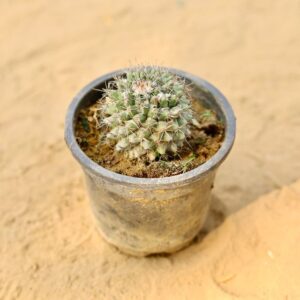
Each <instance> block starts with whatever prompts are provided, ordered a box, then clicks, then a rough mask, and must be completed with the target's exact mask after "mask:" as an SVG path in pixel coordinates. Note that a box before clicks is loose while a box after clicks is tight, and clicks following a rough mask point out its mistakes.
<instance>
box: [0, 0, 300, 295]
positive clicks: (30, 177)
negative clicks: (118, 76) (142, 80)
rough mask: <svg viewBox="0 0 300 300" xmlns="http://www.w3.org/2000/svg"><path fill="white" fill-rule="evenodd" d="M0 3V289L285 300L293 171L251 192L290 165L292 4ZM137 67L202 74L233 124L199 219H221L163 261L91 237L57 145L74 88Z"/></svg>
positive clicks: (293, 219)
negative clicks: (207, 210)
mask: <svg viewBox="0 0 300 300" xmlns="http://www.w3.org/2000/svg"><path fill="white" fill-rule="evenodd" d="M0 11H1V18H0V41H1V50H0V51H1V55H0V70H1V71H0V78H1V100H0V101H1V110H0V136H1V143H0V199H1V201H0V213H1V218H0V229H1V230H0V299H1V300H2V299H5V300H7V299H72V300H73V299H89V300H90V299H91V300H92V299H176V298H177V299H200V297H201V299H238V298H241V299H272V300H273V299H275V300H276V299H300V257H299V253H300V244H299V243H300V232H299V228H300V217H299V215H300V199H299V189H300V182H299V181H298V182H297V183H296V184H294V185H292V186H291V187H287V188H284V189H282V190H280V191H276V192H273V193H272V194H270V195H268V196H265V197H262V198H260V199H258V200H256V199H257V197H259V196H260V195H262V194H264V193H266V192H269V191H271V190H273V189H274V188H281V187H282V186H284V185H288V184H291V183H292V182H294V181H296V180H297V178H298V177H299V174H300V157H299V149H300V118H299V113H300V101H299V85H300V55H299V53H300V38H299V37H300V1H299V0H290V1H283V0H282V1H278V0H272V1H271V0H264V1H260V0H255V1H247V0H245V1H240V0H220V1H216V0H212V1H198V0H189V1H187V0H186V1H185V0H177V1H175V0H172V1H171V0H166V1H137V0H132V1H129V0H124V1H114V2H112V1H96V0H95V1H91V0H85V1H83V0H82V1H79V0H78V1H71V0H66V1H56V2H51V1H43V0H28V1H21V0H14V1H8V0H2V1H1V2H0ZM136 62H137V63H146V64H147V63H156V64H162V65H165V66H172V67H176V68H180V69H184V70H186V71H189V72H191V73H194V74H196V75H198V76H200V77H203V78H206V79H207V80H209V81H210V82H212V83H213V84H215V85H216V86H217V87H219V88H220V90H222V91H223V93H224V94H225V95H226V96H227V97H228V99H229V100H230V102H231V103H232V105H233V108H234V110H235V112H236V115H237V121H238V132H237V140H236V144H235V146H234V149H233V151H232V152H231V154H230V156H229V158H228V159H227V161H226V162H225V163H224V165H223V166H222V168H221V169H220V171H219V174H218V178H217V182H216V185H215V196H216V197H217V199H219V200H218V201H219V202H218V203H217V204H218V207H217V208H215V207H214V206H213V210H212V213H211V215H210V219H209V221H210V225H209V226H210V229H212V228H214V227H215V225H218V222H217V221H220V219H222V216H224V215H226V214H230V216H228V217H227V219H226V220H225V222H223V223H222V224H221V225H220V226H219V227H218V228H214V229H213V230H211V232H210V233H209V234H208V235H206V236H205V237H203V234H202V235H199V239H198V241H197V242H196V243H195V244H194V245H193V246H191V247H189V248H188V249H186V250H184V251H182V252H179V253H178V254H175V255H172V256H168V257H150V258H143V259H136V258H132V257H128V256H126V255H123V254H121V253H119V252H118V251H117V250H116V249H114V248H113V247H111V246H109V245H107V244H106V243H105V242H104V241H103V240H102V239H101V237H99V236H98V234H97V233H96V231H95V228H94V226H93V222H92V218H91V215H90V210H89V207H88V199H87V196H86V194H85V188H84V183H83V178H82V172H81V170H80V168H79V166H78V165H77V163H76V162H75V161H74V159H73V158H72V157H71V155H70V153H69V152H68V150H67V149H66V147H65V144H64V141H63V127H64V115H65V111H66V108H67V106H68V104H69V102H70V101H71V99H72V97H73V95H74V94H75V93H76V92H77V91H78V90H79V89H80V88H81V87H82V86H83V85H85V84H86V83H88V82H89V81H90V80H91V79H93V78H95V77H97V76H99V75H101V74H103V73H105V72H108V71H111V70H114V69H117V68H120V67H124V66H128V65H129V64H134V63H136ZM251 202H252V204H250V203H251ZM248 204H250V205H249V206H247V205H248ZM215 223H216V224H215Z"/></svg>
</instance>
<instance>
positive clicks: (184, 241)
mask: <svg viewBox="0 0 300 300" xmlns="http://www.w3.org/2000/svg"><path fill="white" fill-rule="evenodd" d="M168 70H169V71H170V72H172V73H175V74H177V75H179V76H181V77H183V78H185V80H186V81H187V82H188V83H190V84H191V87H192V93H193V95H194V97H195V99H198V100H199V101H201V102H202V103H204V105H206V106H208V107H210V108H212V109H214V110H215V111H216V112H217V115H218V117H219V118H220V119H221V120H222V121H223V122H224V125H225V137H224V141H223V143H222V146H221V148H220V149H219V150H218V151H217V153H216V154H215V155H214V156H213V157H211V158H210V159H209V160H208V161H207V162H206V163H204V164H202V165H200V166H198V167H197V168H195V169H193V170H191V171H188V172H186V173H184V174H180V175H176V176H172V177H164V178H136V177H130V176H125V175H121V174H117V173H114V172H111V171H109V170H107V169H105V168H103V167H101V166H99V165H98V164H97V163H95V162H94V161H92V160H91V159H90V158H89V157H88V156H86V155H85V153H84V152H83V151H82V150H81V149H80V147H79V145H78V144H77V142H76V138H75V135H74V126H75V121H76V116H77V114H78V112H79V110H80V109H81V108H82V107H85V106H88V105H90V104H91V103H94V102H95V101H96V100H98V99H99V89H102V88H104V87H105V85H106V83H107V82H109V81H110V80H112V79H113V78H114V77H115V76H116V75H120V74H124V71H125V70H124V69H123V70H119V71H116V72H112V73H109V74H106V75H104V76H101V77H99V78H97V79H96V80H94V81H92V82H91V83H90V84H88V85H87V86H86V87H84V88H83V89H82V90H81V91H80V92H79V93H78V94H77V95H76V96H75V98H74V100H73V102H72V103H71V105H70V107H69V109H68V113H67V116H66V123H65V139H66V142H67V145H68V146H69V148H70V150H71V152H72V154H73V156H74V157H75V158H76V159H77V160H78V162H79V163H80V165H81V167H82V168H83V171H84V174H85V178H86V183H87V190H88V193H89V196H90V200H91V201H90V202H91V206H92V210H93V212H94V215H95V219H96V222H97V227H98V229H99V231H100V232H101V234H102V236H103V237H104V239H106V240H107V241H108V242H109V243H111V244H113V245H115V246H116V247H117V248H119V249H120V250H121V251H123V252H126V253H128V254H132V255H136V256H145V255H149V254H154V253H172V252H175V251H177V250H179V249H181V248H183V247H185V246H186V245H188V244H189V243H190V242H191V241H192V240H193V239H194V237H195V236H196V235H197V233H198V232H199V230H200V229H201V227H202V226H203V223H204V221H205V218H206V215H207V212H208V209H209V204H210V198H211V189H212V187H213V181H214V177H215V173H216V170H217V168H218V166H219V165H220V164H221V162H222V161H223V160H224V159H225V157H226V156H227V155H228V153H229V151H230V149H231V147H232V145H233V142H234V138H235V117H234V113H233V111H232V109H231V106H230V104H229V103H228V101H227V100H226V98H225V97H224V96H223V95H222V94H221V93H220V92H219V91H218V90H217V89H216V88H215V87H213V86H212V85H211V84H209V83H208V82H206V81H205V80H202V79H200V78H198V77H196V76H193V75H191V74H188V73H186V72H183V71H179V70H176V69H168Z"/></svg>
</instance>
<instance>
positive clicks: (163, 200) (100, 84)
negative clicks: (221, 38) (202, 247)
mask: <svg viewBox="0 0 300 300" xmlns="http://www.w3.org/2000/svg"><path fill="white" fill-rule="evenodd" d="M234 137H235V119H234V115H233V112H232V110H231V107H230V105H229V104H228V102H227V101H226V99H225V98H224V96H223V95H222V94H221V93H220V92H219V91H218V90H216V89H215V88H214V87H213V86H212V85H210V84H209V83H207V82H206V81H203V80H201V79H199V78H197V77H195V76H192V75H190V74H187V73H184V72H182V71H178V70H174V69H167V68H161V67H136V68H129V69H124V70H119V71H116V72H113V73H110V74H107V75H104V76H102V77H100V78H98V79H96V80H95V81H93V82H92V83H90V84H89V85H88V86H86V87H85V88H84V89H83V90H82V91H81V92H79V94H78V95H77V96H76V97H75V99H74V100H73V102H72V103H71V105H70V108H69V111H68V114H67V118H66V131H65V139H66V142H67V144H68V146H69V148H70V150H71V152H72V153H73V155H74V156H75V158H76V159H77V160H78V161H79V162H80V164H81V166H82V167H83V170H84V173H85V175H86V176H85V177H86V182H87V187H88V191H89V194H90V199H91V206H92V209H93V211H94V215H95V219H96V221H97V224H98V229H99V230H100V232H101V234H102V236H103V237H104V238H105V239H106V240H107V241H108V242H110V243H111V244H113V245H115V246H116V247H118V248H119V249H120V250H122V251H124V252H126V253H129V254H133V255H139V256H144V255H148V254H153V253H161V252H164V253H171V252H174V251H176V250H179V249H180V248H182V247H184V246H185V245H187V244H189V243H190V242H191V241H192V240H193V238H194V237H195V236H196V234H197V233H198V231H199V230H200V228H201V226H202V225H203V222H204V220H205V217H206V214H207V211H208V207H209V202H210V195H211V188H212V186H213V180H214V176H215V171H216V168H217V166H218V165H219V164H220V163H221V162H222V161H223V160H224V158H225V157H226V155H227V154H228V152H229V151H230V149H231V147H232V144H233V141H234Z"/></svg>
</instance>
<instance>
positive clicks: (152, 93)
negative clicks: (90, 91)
mask: <svg viewBox="0 0 300 300" xmlns="http://www.w3.org/2000/svg"><path fill="white" fill-rule="evenodd" d="M99 110H100V123H101V124H103V125H106V126H107V127H108V132H107V134H106V136H105V138H106V140H107V141H109V142H112V143H114V147H115V150H116V151H122V152H124V153H126V154H127V156H128V157H129V158H131V159H134V158H140V157H145V158H146V159H147V160H149V161H152V160H154V159H156V158H157V157H162V156H165V155H175V154H176V153H177V152H178V151H180V148H181V147H182V146H183V145H184V142H185V141H186V140H187V139H188V138H189V137H190V136H191V130H190V128H191V127H190V126H197V127H199V126H200V124H199V123H198V121H197V120H196V119H195V118H194V116H193V111H192V107H191V98H190V95H189V93H188V89H187V86H186V84H185V82H184V80H183V79H182V78H180V77H178V76H176V75H174V74H173V73H170V72H168V71H167V70H165V69H162V68H158V67H139V68H136V69H132V70H129V71H127V72H126V74H125V76H119V77H117V78H115V79H114V81H112V82H110V83H109V84H108V88H107V89H104V95H103V97H102V99H101V101H100V104H99Z"/></svg>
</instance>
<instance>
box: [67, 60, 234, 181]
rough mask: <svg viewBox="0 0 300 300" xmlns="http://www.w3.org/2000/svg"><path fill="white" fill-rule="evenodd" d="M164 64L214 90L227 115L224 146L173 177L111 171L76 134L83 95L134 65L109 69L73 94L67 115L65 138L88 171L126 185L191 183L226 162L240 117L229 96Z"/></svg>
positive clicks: (177, 73) (194, 77)
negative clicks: (83, 146)
mask: <svg viewBox="0 0 300 300" xmlns="http://www.w3.org/2000/svg"><path fill="white" fill-rule="evenodd" d="M150 67H151V66H150ZM161 68H163V69H166V70H168V71H169V72H172V73H174V74H176V75H178V76H180V77H184V78H186V79H188V80H190V81H192V82H193V83H194V84H195V85H196V86H198V87H200V88H201V89H204V90H207V91H209V92H210V93H211V94H212V96H213V97H214V98H215V100H216V104H217V105H218V106H219V108H220V110H221V111H222V113H223V115H224V118H225V122H224V123H225V137H224V140H223V142H222V145H221V148H220V149H219V150H218V151H217V152H216V153H215V154H214V155H213V156H212V157H211V158H210V159H209V160H207V161H206V162H205V163H203V164H202V165H200V166H198V167H196V168H194V169H192V170H190V171H187V172H185V173H183V174H179V175H174V176H169V177H162V178H140V177H131V176H127V175H122V174H119V173H115V172H113V171H110V170H108V169H106V168H104V167H102V166H100V165H99V164H97V163H96V162H94V161H93V160H92V159H90V158H89V157H88V156H87V155H86V154H85V153H84V152H83V151H82V150H81V148H80V146H79V145H78V143H77V141H76V138H75V130H74V127H75V126H74V125H75V119H74V117H75V113H76V111H77V108H78V105H79V104H80V103H81V101H82V99H83V98H84V97H85V96H86V94H87V93H89V92H90V91H91V90H92V89H93V88H95V87H96V86H98V85H99V84H101V83H102V82H105V81H108V80H110V79H112V78H113V77H115V76H117V75H121V74H124V72H125V71H128V70H131V69H134V67H133V68H132V67H131V68H123V69H118V70H116V71H113V72H110V73H107V74H105V75H103V76H100V77H98V78H96V79H95V80H93V81H91V82H90V83H89V84H87V85H86V86H85V87H84V88H82V89H81V90H80V91H79V92H78V94H77V95H76V96H75V97H74V98H73V100H72V102H71V104H70V105H69V108H68V111H67V115H66V119H65V141H66V143H67V145H68V147H69V149H70V151H71V152H72V154H73V156H74V157H75V159H76V160H77V161H78V162H79V163H80V164H81V166H82V167H84V169H85V171H88V172H91V173H93V174H95V175H97V176H100V177H104V178H105V179H107V180H109V181H112V182H118V183H121V184H126V185H134V186H147V187H151V186H156V187H157V186H167V185H172V184H177V185H181V184H187V183H189V182H191V181H195V180H196V179H198V178H199V177H201V176H204V175H205V174H206V173H208V172H210V171H211V170H213V169H215V168H216V167H218V166H219V165H220V164H221V163H222V161H223V160H224V159H225V158H226V156H227V155H228V153H229V151H230V150H231V148H232V146H233V143H234V139H235V131H236V119H235V116H234V112H233V110H232V108H231V105H230V104H229V102H228V101H227V99H226V98H225V96H224V95H223V94H222V93H221V92H220V91H219V90H218V89H217V88H216V87H214V86H213V85H212V84H211V83H209V82H207V81H206V80H204V79H201V78H199V77H197V76H194V75H192V74H189V73H187V72H184V71H181V70H178V69H174V68H168V67H161Z"/></svg>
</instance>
